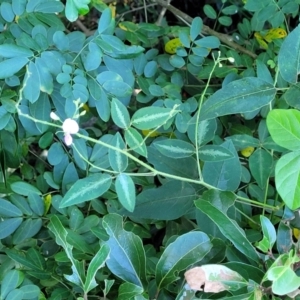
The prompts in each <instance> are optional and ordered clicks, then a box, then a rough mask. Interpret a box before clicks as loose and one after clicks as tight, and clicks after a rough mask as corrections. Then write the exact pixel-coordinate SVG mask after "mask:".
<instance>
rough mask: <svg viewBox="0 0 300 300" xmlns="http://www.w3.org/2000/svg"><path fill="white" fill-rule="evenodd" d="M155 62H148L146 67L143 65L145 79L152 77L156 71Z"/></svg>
mask: <svg viewBox="0 0 300 300" xmlns="http://www.w3.org/2000/svg"><path fill="white" fill-rule="evenodd" d="M157 67H158V66H157V62H156V61H153V60H152V61H149V62H148V63H147V64H146V65H145V69H144V75H145V77H146V78H150V77H153V76H154V75H155V73H156V71H157Z"/></svg>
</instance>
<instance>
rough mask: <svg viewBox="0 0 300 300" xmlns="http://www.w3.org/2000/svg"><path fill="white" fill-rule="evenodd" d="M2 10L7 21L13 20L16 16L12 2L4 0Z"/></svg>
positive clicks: (2, 14) (0, 8)
mask: <svg viewBox="0 0 300 300" xmlns="http://www.w3.org/2000/svg"><path fill="white" fill-rule="evenodd" d="M0 12H1V16H2V18H3V19H4V20H5V21H6V22H12V21H13V20H14V18H15V14H14V11H13V9H12V5H11V3H8V2H2V3H1V7H0Z"/></svg>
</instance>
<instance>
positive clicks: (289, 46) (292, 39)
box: [278, 25, 300, 83]
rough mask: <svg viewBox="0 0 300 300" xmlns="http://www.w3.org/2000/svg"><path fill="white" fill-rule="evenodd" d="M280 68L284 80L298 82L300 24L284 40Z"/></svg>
mask: <svg viewBox="0 0 300 300" xmlns="http://www.w3.org/2000/svg"><path fill="white" fill-rule="evenodd" d="M278 68H279V71H280V74H281V76H282V78H283V79H284V80H286V81H287V82H290V83H297V79H298V74H299V73H300V25H298V26H297V27H296V28H295V29H294V30H293V31H292V32H290V33H289V35H288V36H287V37H286V38H285V40H284V41H283V43H282V45H281V47H280V50H279V54H278Z"/></svg>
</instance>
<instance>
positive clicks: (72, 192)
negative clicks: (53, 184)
mask: <svg viewBox="0 0 300 300" xmlns="http://www.w3.org/2000/svg"><path fill="white" fill-rule="evenodd" d="M110 185H111V176H110V175H108V174H99V173H98V174H93V175H89V176H87V177H85V178H83V179H79V180H77V181H76V182H75V183H74V184H73V185H72V187H71V188H70V189H69V190H68V192H67V193H66V194H65V196H64V197H63V199H62V201H61V203H60V205H59V207H60V208H63V207H68V206H71V205H75V204H79V203H83V202H85V201H88V200H92V199H95V198H98V197H100V196H101V195H102V194H104V193H105V192H106V191H107V190H108V189H109V188H110Z"/></svg>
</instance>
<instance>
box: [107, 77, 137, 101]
mask: <svg viewBox="0 0 300 300" xmlns="http://www.w3.org/2000/svg"><path fill="white" fill-rule="evenodd" d="M103 88H104V89H105V90H106V91H107V92H108V93H110V94H112V95H113V96H115V97H126V96H130V95H131V94H132V88H131V86H129V85H128V84H127V83H126V82H122V81H113V80H108V81H106V82H104V84H103Z"/></svg>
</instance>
